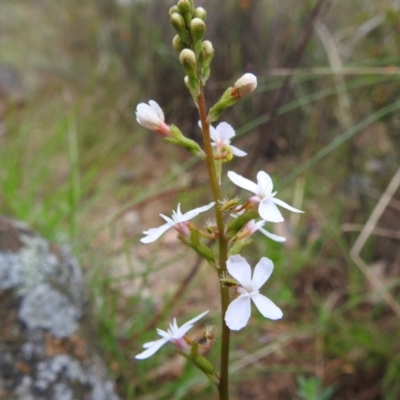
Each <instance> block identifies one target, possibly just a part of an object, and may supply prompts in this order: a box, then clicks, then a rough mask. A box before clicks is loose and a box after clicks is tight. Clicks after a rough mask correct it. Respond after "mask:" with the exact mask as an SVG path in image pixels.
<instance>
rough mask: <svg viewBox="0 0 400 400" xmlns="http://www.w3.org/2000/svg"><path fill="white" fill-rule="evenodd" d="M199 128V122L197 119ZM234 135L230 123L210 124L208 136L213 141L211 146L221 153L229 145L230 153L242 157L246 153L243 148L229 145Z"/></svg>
mask: <svg viewBox="0 0 400 400" xmlns="http://www.w3.org/2000/svg"><path fill="white" fill-rule="evenodd" d="M199 125H200V128H201V122H200V121H199ZM234 136H235V131H234V129H233V128H232V126H231V125H229V124H228V123H227V122H221V123H220V124H218V125H217V127H216V128H214V127H213V126H212V125H210V137H211V140H212V141H213V143H211V144H212V146H213V147H215V148H216V149H217V153H218V154H221V153H223V151H224V147H230V148H231V151H232V154H233V155H234V156H236V157H244V156H246V155H247V153H246V152H245V151H243V150H240V149H238V148H237V147H236V146H232V145H231V139H232V138H233V137H234Z"/></svg>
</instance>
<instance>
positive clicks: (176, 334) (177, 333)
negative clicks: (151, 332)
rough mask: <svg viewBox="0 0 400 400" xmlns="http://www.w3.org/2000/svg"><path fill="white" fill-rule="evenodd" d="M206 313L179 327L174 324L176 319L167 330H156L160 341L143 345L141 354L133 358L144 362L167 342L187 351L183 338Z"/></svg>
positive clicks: (187, 346)
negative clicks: (143, 349)
mask: <svg viewBox="0 0 400 400" xmlns="http://www.w3.org/2000/svg"><path fill="white" fill-rule="evenodd" d="M207 313H208V311H204V312H203V313H201V314H200V315H198V316H197V317H195V318H193V319H191V320H190V321H188V322H186V323H184V324H183V325H182V326H181V327H179V326H178V324H177V323H176V318H174V322H172V324H169V329H168V330H167V331H163V330H162V329H157V333H158V334H159V336H161V337H162V339H158V340H155V341H153V342H148V343H145V344H144V345H143V347H144V348H145V349H146V350H145V351H143V352H142V353H140V354H138V355H137V356H135V358H136V359H138V360H144V359H145V358H149V357H150V356H152V355H153V354H154V353H155V352H156V351H157V350H158V349H159V348H160V347H161V346H163V345H164V344H165V343H167V342H171V343H173V344H174V345H175V346H176V347H178V349H179V350H181V351H185V352H186V351H187V350H188V349H189V348H190V346H189V345H188V344H187V343H186V341H185V339H184V336H185V335H186V333H187V332H189V330H190V329H192V328H193V325H194V323H195V322H196V321H198V320H199V319H200V318H202V317H204V315H206V314H207Z"/></svg>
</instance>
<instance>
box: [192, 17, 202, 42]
mask: <svg viewBox="0 0 400 400" xmlns="http://www.w3.org/2000/svg"><path fill="white" fill-rule="evenodd" d="M190 33H191V34H192V39H193V41H194V42H197V41H199V40H201V39H203V36H204V34H205V33H206V24H205V23H204V21H203V20H202V19H200V18H193V19H192V20H191V21H190Z"/></svg>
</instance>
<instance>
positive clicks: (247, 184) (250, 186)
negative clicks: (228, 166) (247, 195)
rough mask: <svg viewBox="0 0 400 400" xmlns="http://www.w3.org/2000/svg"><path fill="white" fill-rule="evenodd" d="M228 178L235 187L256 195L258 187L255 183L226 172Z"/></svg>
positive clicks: (231, 172) (234, 173)
mask: <svg viewBox="0 0 400 400" xmlns="http://www.w3.org/2000/svg"><path fill="white" fill-rule="evenodd" d="M228 178H229V179H230V180H231V181H232V182H233V183H234V184H235V185H237V186H239V187H241V188H243V189H246V190H248V191H249V192H252V193H254V194H256V193H257V190H258V186H257V184H256V183H254V182H252V181H250V180H249V179H247V178H244V177H243V176H241V175H239V174H237V173H236V172H233V171H229V172H228Z"/></svg>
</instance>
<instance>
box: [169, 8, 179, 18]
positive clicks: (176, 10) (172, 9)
mask: <svg viewBox="0 0 400 400" xmlns="http://www.w3.org/2000/svg"><path fill="white" fill-rule="evenodd" d="M173 13H178V14H179V13H180V11H179V8H178V7H177V6H172V7H171V8H170V9H169V11H168V14H169V16H171V15H172V14H173Z"/></svg>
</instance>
